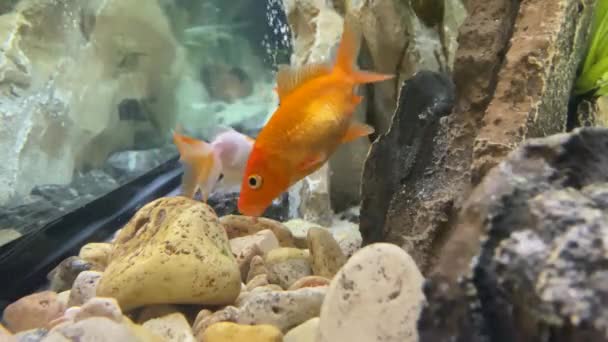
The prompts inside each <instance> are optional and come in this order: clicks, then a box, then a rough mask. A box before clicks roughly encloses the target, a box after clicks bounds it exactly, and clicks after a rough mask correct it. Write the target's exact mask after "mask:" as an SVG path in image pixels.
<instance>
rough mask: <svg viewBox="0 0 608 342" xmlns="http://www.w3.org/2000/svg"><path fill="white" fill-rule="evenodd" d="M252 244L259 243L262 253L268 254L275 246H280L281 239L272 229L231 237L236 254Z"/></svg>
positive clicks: (233, 250)
mask: <svg viewBox="0 0 608 342" xmlns="http://www.w3.org/2000/svg"><path fill="white" fill-rule="evenodd" d="M250 245H257V246H258V247H259V249H260V251H261V252H262V254H266V253H268V252H269V251H271V250H273V249H275V248H279V240H277V238H276V236H275V235H274V233H273V232H272V230H270V229H264V230H260V231H259V232H257V233H255V234H253V235H248V236H243V237H237V238H234V239H230V248H231V249H232V253H234V254H238V253H239V252H240V251H241V250H243V249H245V248H247V247H249V246H250Z"/></svg>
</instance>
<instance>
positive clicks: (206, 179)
mask: <svg viewBox="0 0 608 342" xmlns="http://www.w3.org/2000/svg"><path fill="white" fill-rule="evenodd" d="M219 130H220V132H219V133H218V134H216V135H215V137H214V138H213V140H212V141H211V143H207V142H205V141H202V140H198V139H195V138H192V137H188V136H185V135H183V134H180V133H177V132H174V133H173V142H174V143H175V145H176V146H177V149H178V151H179V154H180V161H181V162H182V163H183V165H184V176H183V178H182V194H183V195H184V196H186V197H190V198H194V196H195V195H196V192H197V191H198V190H200V191H201V197H202V199H203V201H205V202H206V201H207V199H208V198H209V196H211V194H212V193H213V192H215V191H221V192H230V191H238V190H239V186H240V183H241V179H242V177H243V172H244V169H245V165H246V163H247V159H248V158H249V153H250V152H251V148H252V147H253V143H254V140H253V139H251V138H250V137H248V136H246V135H244V134H241V133H239V132H237V131H235V130H233V129H232V128H229V127H226V128H224V127H221V128H220V129H219Z"/></svg>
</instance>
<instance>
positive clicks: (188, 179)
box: [173, 131, 218, 198]
mask: <svg viewBox="0 0 608 342" xmlns="http://www.w3.org/2000/svg"><path fill="white" fill-rule="evenodd" d="M173 142H174V143H175V145H176V146H177V149H178V151H179V155H180V161H181V162H182V163H183V165H184V175H183V177H182V186H181V189H182V193H183V194H184V196H186V197H190V198H193V197H194V195H195V194H196V191H197V190H198V189H199V188H201V185H202V184H204V183H206V182H207V181H208V179H209V176H210V174H211V173H212V170H214V168H217V167H218V165H215V164H216V163H215V158H214V153H213V147H212V146H211V145H210V144H209V143H207V142H205V141H202V140H198V139H194V138H191V137H188V136H185V135H182V134H179V133H177V132H175V131H174V132H173ZM201 190H202V191H203V192H208V191H207V189H203V188H201ZM206 195H208V194H203V196H206Z"/></svg>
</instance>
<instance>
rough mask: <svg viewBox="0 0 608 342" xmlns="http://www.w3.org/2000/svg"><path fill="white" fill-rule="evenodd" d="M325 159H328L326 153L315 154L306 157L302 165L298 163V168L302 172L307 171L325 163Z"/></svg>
mask: <svg viewBox="0 0 608 342" xmlns="http://www.w3.org/2000/svg"><path fill="white" fill-rule="evenodd" d="M325 160H327V156H326V155H325V154H324V153H318V154H314V155H312V156H310V157H308V158H306V159H304V160H303V161H302V162H301V163H300V165H298V169H299V170H300V171H302V172H307V171H309V170H311V169H314V168H315V167H317V166H319V165H320V164H322V163H324V162H325Z"/></svg>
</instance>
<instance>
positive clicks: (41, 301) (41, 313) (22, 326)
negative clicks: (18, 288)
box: [3, 291, 65, 333]
mask: <svg viewBox="0 0 608 342" xmlns="http://www.w3.org/2000/svg"><path fill="white" fill-rule="evenodd" d="M64 310H65V306H64V305H63V304H62V303H61V302H60V301H59V300H58V299H57V293H56V292H53V291H43V292H38V293H34V294H31V295H29V296H25V297H23V298H21V299H19V300H17V301H16V302H13V303H11V304H9V305H8V306H7V307H6V308H5V309H4V314H3V320H4V322H5V323H6V327H7V328H8V329H10V331H12V332H13V333H18V332H21V331H25V330H31V329H36V328H44V327H46V325H47V324H48V323H49V322H50V321H52V320H53V319H55V318H58V317H60V316H61V315H62V314H63V311H64Z"/></svg>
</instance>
